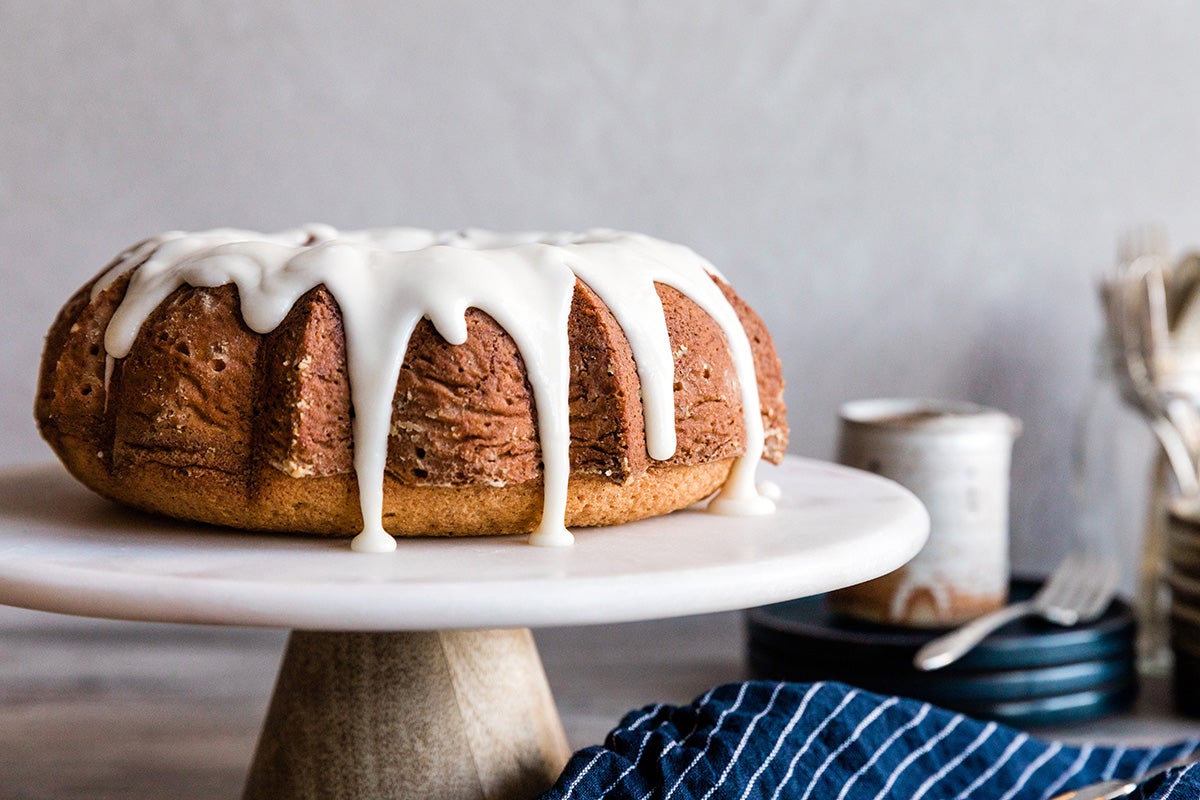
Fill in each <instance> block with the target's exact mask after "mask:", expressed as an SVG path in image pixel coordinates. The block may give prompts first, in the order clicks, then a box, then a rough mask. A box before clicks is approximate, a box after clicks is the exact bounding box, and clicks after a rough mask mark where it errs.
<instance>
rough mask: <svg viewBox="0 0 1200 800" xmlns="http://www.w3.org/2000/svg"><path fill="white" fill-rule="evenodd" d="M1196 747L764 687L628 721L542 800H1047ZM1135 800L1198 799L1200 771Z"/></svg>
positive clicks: (656, 709) (817, 687) (910, 703)
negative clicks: (1105, 739)
mask: <svg viewBox="0 0 1200 800" xmlns="http://www.w3.org/2000/svg"><path fill="white" fill-rule="evenodd" d="M1198 745H1200V737H1198V738H1196V739H1189V740H1188V741H1185V742H1177V743H1175V744H1171V745H1167V746H1164V747H1153V748H1126V747H1097V746H1092V745H1083V746H1081V747H1076V746H1069V745H1065V744H1061V743H1058V742H1047V741H1041V740H1038V739H1035V738H1033V737H1031V736H1030V735H1029V734H1027V733H1022V732H1020V731H1017V730H1014V729H1012V728H1008V727H1005V726H1003V725H998V724H997V723H995V722H980V721H978V720H974V719H971V718H970V717H965V716H963V715H962V714H955V713H953V712H950V711H946V710H944V709H941V708H937V707H935V706H931V705H929V704H928V703H922V702H919V701H916V700H905V699H901V698H897V697H883V696H880V695H877V694H872V693H870V692H866V691H862V690H860V689H855V688H853V687H850V686H846V685H844V684H840V683H812V684H807V683H770V682H765V681H754V682H749V683H733V684H726V685H723V686H718V687H717V688H715V689H713V690H712V691H710V692H708V693H707V694H705V695H704V696H703V697H700V698H698V699H697V700H695V701H694V702H693V703H692V704H691V705H688V706H684V707H676V706H666V705H657V706H652V707H649V708H646V709H643V710H641V711H636V712H632V713H630V714H628V715H627V716H626V717H625V718H624V719H623V720H622V721H621V724H620V727H618V728H617V729H616V730H614V731H612V732H611V733H610V734H609V735H608V738H607V739H606V741H605V743H604V746H603V747H590V748H587V749H585V750H581V751H579V752H578V753H576V754H575V755H574V756H573V757H572V758H571V761H570V762H569V763H568V764H567V768H566V770H565V771H564V772H563V774H562V776H561V777H560V778H559V780H558V782H557V783H556V784H555V785H554V788H553V789H551V790H550V791H549V792H548V793H547V794H545V795H543V800H594V799H596V798H606V800H624V799H625V798H629V799H631V800H651V799H652V798H653V799H655V800H717V799H718V798H721V799H722V800H724V798H732V799H733V800H749V799H750V798H763V799H764V800H768V799H769V800H778V799H780V798H787V800H809V798H814V799H817V800H885V798H886V800H892V798H903V799H904V800H922V798H924V799H925V800H951V799H952V798H953V799H954V800H963V799H964V798H972V799H973V800H974V799H975V798H980V799H983V798H989V799H990V798H995V799H996V800H1046V799H1047V798H1050V797H1053V796H1054V795H1056V794H1058V793H1060V792H1063V791H1066V790H1067V789H1070V788H1072V787H1077V786H1081V785H1084V784H1087V783H1091V782H1094V781H1098V780H1102V779H1105V778H1114V777H1116V778H1122V777H1130V776H1135V775H1142V774H1144V773H1145V772H1146V771H1147V770H1149V769H1151V768H1153V767H1154V766H1156V765H1158V764H1163V763H1166V762H1168V761H1172V760H1174V759H1177V758H1181V757H1183V756H1187V755H1190V754H1191V753H1193V752H1194V751H1195V750H1196V749H1197V746H1198ZM1131 797H1133V798H1142V799H1148V798H1154V800H1185V799H1186V800H1191V799H1192V798H1200V766H1188V767H1178V768H1175V769H1172V770H1170V771H1168V772H1166V773H1164V774H1163V775H1161V776H1159V777H1157V778H1153V779H1151V780H1149V781H1147V782H1146V783H1145V784H1143V785H1142V786H1141V787H1140V789H1139V792H1135V793H1134V794H1133V795H1131Z"/></svg>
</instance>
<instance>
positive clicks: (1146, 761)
mask: <svg viewBox="0 0 1200 800" xmlns="http://www.w3.org/2000/svg"><path fill="white" fill-rule="evenodd" d="M1164 749H1166V745H1160V746H1158V747H1156V748H1154V749H1153V750H1148V751H1146V755H1145V756H1143V758H1142V760H1141V761H1139V762H1138V765H1137V768H1136V769H1134V771H1133V774H1134V775H1141V774H1142V773H1144V772H1145V771H1146V770H1148V769H1150V765H1151V764H1153V763H1154V759H1155V758H1157V757H1158V755H1159V754H1160V753H1162V751H1163V750H1164Z"/></svg>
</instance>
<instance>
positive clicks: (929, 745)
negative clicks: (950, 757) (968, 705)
mask: <svg viewBox="0 0 1200 800" xmlns="http://www.w3.org/2000/svg"><path fill="white" fill-rule="evenodd" d="M963 719H964V717H963V715H962V714H955V715H954V717H953V718H952V719H951V720H950V722H949V723H947V724H946V727H944V728H942V729H941V730H940V731H938V734H937V735H936V736H934V737H933V738H932V739H930V740H929V741H928V742H926V743H925V744H923V745H921V746H920V747H918V748H917V749H916V750H913V751H912V752H911V753H909V754H908V755H907V756H905V757H904V760H903V761H901V762H900V763H899V764H898V765H896V768H895V769H894V770H892V774H891V775H889V776H888V779H887V783H885V784H884V785H883V788H882V789H880V790H879V794H877V795H875V800H883V798H884V797H887V794H888V792H890V791H891V790H892V785H893V784H894V783H895V782H896V781H897V780H899V779H900V775H901V773H903V772H904V770H906V769H908V767H909V765H911V764H912V763H913V762H914V761H916V760H917V759H918V758H920V757H921V756H923V755H925V754H926V753H928V752H929V751H930V750H932V749H933V747H934V745H936V744H937V743H938V742H940V741H941V740H942V739H945V738H946V737H947V736H949V735H950V732H951V731H953V730H954V729H955V728H957V727H958V726H959V724H960V723H962V721H963Z"/></svg>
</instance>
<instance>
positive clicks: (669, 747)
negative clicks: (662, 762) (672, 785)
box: [638, 742, 679, 800]
mask: <svg viewBox="0 0 1200 800" xmlns="http://www.w3.org/2000/svg"><path fill="white" fill-rule="evenodd" d="M677 747H679V742H670V743H669V744H668V745H667V746H666V747H664V748H663V749H662V752H661V753H659V754H658V757H659V758H660V759H661V758H662V757H663V756H665V755H666V754H667V753H669V752H671V751H672V750H674V749H675V748H677ZM658 789H659V787H658V786H651V787H650V791H648V792H646V793H645V794H644V795H642V796H641V797H639V798H638V800H646V798H647V797H649V796H650V795H652V794H654V793H655V792H656V791H658Z"/></svg>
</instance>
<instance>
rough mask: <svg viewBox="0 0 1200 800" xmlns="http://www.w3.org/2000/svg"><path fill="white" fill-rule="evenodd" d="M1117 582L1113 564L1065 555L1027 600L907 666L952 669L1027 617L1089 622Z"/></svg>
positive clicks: (937, 643)
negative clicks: (1001, 630) (999, 630)
mask: <svg viewBox="0 0 1200 800" xmlns="http://www.w3.org/2000/svg"><path fill="white" fill-rule="evenodd" d="M1118 577H1119V570H1118V568H1117V562H1116V560H1115V559H1112V558H1107V557H1103V556H1094V555H1086V554H1083V553H1074V554H1072V555H1069V556H1067V557H1066V558H1065V559H1064V560H1063V562H1062V563H1061V564H1059V565H1058V568H1057V569H1056V570H1054V573H1053V574H1052V575H1051V576H1050V577H1049V578H1048V579H1047V580H1046V583H1045V584H1044V585H1043V586H1042V588H1041V589H1039V590H1038V593H1037V594H1035V595H1034V596H1033V597H1032V598H1031V599H1029V600H1025V601H1024V602H1020V603H1013V604H1012V605H1010V606H1005V607H1004V608H1002V609H1000V610H998V611H993V612H992V613H990V614H985V615H984V616H982V617H980V618H979V619H976V620H973V621H971V622H968V623H967V624H966V625H964V626H962V627H961V628H958V629H956V630H953V631H951V632H950V633H947V634H946V635H944V636H939V637H938V638H936V639H934V640H933V641H932V642H929V643H928V644H927V645H925V646H924V647H922V648H921V649H920V650H918V651H917V654H916V656H915V657H914V658H913V664H914V665H915V666H916V667H917V669H920V670H926V671H929V670H935V669H941V668H942V667H944V666H946V665H948V664H953V663H954V662H955V661H958V660H959V659H960V658H962V657H963V656H964V655H966V654H967V653H968V652H969V651H970V650H971V648H973V647H974V646H975V645H977V644H979V643H980V642H981V641H983V640H984V639H985V638H986V637H987V635H988V634H989V633H991V632H992V631H994V630H996V629H997V628H1000V627H1003V626H1004V625H1007V624H1008V623H1010V622H1012V621H1013V620H1015V619H1018V618H1020V617H1024V616H1027V615H1030V614H1037V615H1040V616H1042V617H1044V618H1046V619H1048V620H1049V621H1051V622H1053V623H1055V624H1056V625H1077V624H1079V623H1081V622H1090V621H1091V620H1093V619H1095V618H1096V617H1098V616H1100V615H1101V614H1102V613H1104V610H1105V609H1106V608H1108V604H1109V602H1110V601H1111V600H1112V597H1113V593H1114V592H1115V591H1116V588H1117V580H1118Z"/></svg>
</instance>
